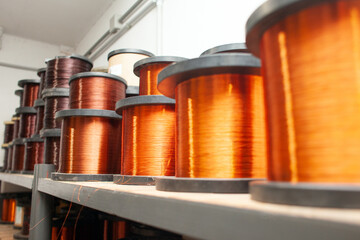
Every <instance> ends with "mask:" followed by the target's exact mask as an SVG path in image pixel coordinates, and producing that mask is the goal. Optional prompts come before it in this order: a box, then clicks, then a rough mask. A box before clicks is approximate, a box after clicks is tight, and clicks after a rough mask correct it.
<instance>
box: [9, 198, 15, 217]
mask: <svg viewBox="0 0 360 240" xmlns="http://www.w3.org/2000/svg"><path fill="white" fill-rule="evenodd" d="M15 212H16V199H15V198H11V199H9V207H8V214H7V216H8V217H7V219H8V222H14V221H15Z"/></svg>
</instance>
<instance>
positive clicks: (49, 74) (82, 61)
mask: <svg viewBox="0 0 360 240" xmlns="http://www.w3.org/2000/svg"><path fill="white" fill-rule="evenodd" d="M91 68H92V63H91V62H90V61H89V60H88V59H86V58H84V57H77V56H67V57H56V58H53V59H51V60H48V61H47V68H46V76H45V87H44V88H45V89H47V88H69V78H70V77H71V76H72V75H74V74H77V73H81V72H88V71H90V70H91Z"/></svg>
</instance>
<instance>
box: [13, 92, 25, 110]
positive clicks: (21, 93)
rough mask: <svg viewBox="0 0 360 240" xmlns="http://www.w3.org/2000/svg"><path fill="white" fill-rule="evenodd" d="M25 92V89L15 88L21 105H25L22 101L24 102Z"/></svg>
mask: <svg viewBox="0 0 360 240" xmlns="http://www.w3.org/2000/svg"><path fill="white" fill-rule="evenodd" d="M23 93H24V89H17V90H15V95H16V96H19V97H20V104H19V106H20V107H23V106H22V103H23Z"/></svg>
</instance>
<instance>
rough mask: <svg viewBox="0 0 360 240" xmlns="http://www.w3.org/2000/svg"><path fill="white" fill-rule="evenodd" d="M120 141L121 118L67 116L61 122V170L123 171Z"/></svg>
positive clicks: (87, 172) (76, 171) (63, 171)
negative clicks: (121, 168) (121, 167)
mask: <svg viewBox="0 0 360 240" xmlns="http://www.w3.org/2000/svg"><path fill="white" fill-rule="evenodd" d="M68 111H69V110H68ZM103 111H105V110H103ZM109 112H110V111H109ZM114 115H115V114H114ZM120 143H121V118H108V117H97V116H73V117H65V118H63V120H62V125H61V152H60V163H59V170H58V172H61V173H81V174H112V173H119V172H120V166H121V165H120V151H119V144H120Z"/></svg>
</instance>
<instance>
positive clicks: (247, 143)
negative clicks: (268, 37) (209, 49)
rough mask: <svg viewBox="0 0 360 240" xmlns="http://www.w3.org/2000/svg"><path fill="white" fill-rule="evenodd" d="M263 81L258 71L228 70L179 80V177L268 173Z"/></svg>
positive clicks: (177, 161) (225, 176)
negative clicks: (248, 72)
mask: <svg viewBox="0 0 360 240" xmlns="http://www.w3.org/2000/svg"><path fill="white" fill-rule="evenodd" d="M262 84H263V81H262V77H261V76H258V75H242V74H235V73H234V74H231V73H228V74H213V75H205V76H199V77H195V78H191V79H190V80H187V81H184V82H181V83H179V84H178V85H177V87H176V94H175V95H176V104H177V106H176V111H177V128H178V130H177V141H178V142H177V147H178V148H177V159H176V176H177V177H191V178H250V177H251V178H264V177H265V168H266V167H265V159H266V137H265V119H264V103H263V85H262Z"/></svg>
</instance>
